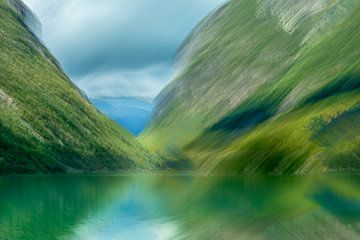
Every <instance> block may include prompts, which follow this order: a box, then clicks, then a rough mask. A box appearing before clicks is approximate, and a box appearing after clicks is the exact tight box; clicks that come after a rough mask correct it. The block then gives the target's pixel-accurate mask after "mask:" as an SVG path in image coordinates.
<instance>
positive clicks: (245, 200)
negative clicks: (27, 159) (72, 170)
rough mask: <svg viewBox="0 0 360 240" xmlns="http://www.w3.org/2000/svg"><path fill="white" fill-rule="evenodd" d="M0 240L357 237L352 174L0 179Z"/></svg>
mask: <svg viewBox="0 0 360 240" xmlns="http://www.w3.org/2000/svg"><path fill="white" fill-rule="evenodd" d="M5 239H6V240H17V239H24V240H27V239H29V240H30V239H31V240H33V239H36V240H37V239H39V240H43V239H61V240H63V239H70V240H73V239H74V240H77V239H81V240H82V239H84V240H92V239H94V240H97V239H101V240H108V239H109V240H110V239H111V240H117V239H124V240H132V239H135V240H136V239H140V240H152V239H200V240H201V239H206V240H207V239H225V240H226V239H327V240H328V239H360V176H358V175H350V174H346V175H333V174H332V175H323V176H316V177H304V176H303V177H288V176H287V177H208V178H205V177H194V176H150V175H147V176H131V175H128V176H21V177H19V176H17V177H15V176H14V177H2V178H0V240H5Z"/></svg>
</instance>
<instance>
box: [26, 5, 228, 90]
mask: <svg viewBox="0 0 360 240" xmlns="http://www.w3.org/2000/svg"><path fill="white" fill-rule="evenodd" d="M25 2H26V3H27V4H28V5H29V6H30V7H31V8H32V9H33V10H34V11H35V12H36V13H37V14H38V15H39V17H40V19H41V21H42V23H43V31H44V33H43V35H44V37H43V38H44V41H45V43H46V44H47V45H48V47H49V48H50V49H51V50H52V52H53V53H54V54H55V56H56V57H57V58H58V59H59V60H60V62H61V63H62V64H63V66H64V68H65V70H66V72H67V73H68V74H69V75H70V77H71V78H72V79H73V80H74V81H75V82H76V83H77V84H78V85H79V86H80V87H81V88H84V89H83V90H85V92H86V93H87V94H89V95H91V94H93V93H90V92H93V91H95V90H91V91H90V90H89V89H90V88H91V87H90V86H97V87H99V86H100V85H101V86H102V87H99V89H103V90H104V91H103V94H105V93H108V94H110V93H111V95H114V94H115V93H116V94H125V93H122V92H121V91H120V90H114V89H115V88H116V86H118V87H121V86H122V87H124V85H127V86H128V87H127V88H131V85H132V86H133V87H134V91H130V90H129V91H130V92H134V93H133V94H134V95H136V94H138V95H144V94H145V95H146V94H149V93H148V92H155V91H159V85H161V86H162V87H163V86H164V85H165V84H166V80H165V79H164V78H165V77H168V76H165V75H162V76H161V77H159V79H157V78H154V74H153V72H151V71H150V72H149V71H148V69H151V68H152V67H153V66H162V67H161V68H163V70H162V71H164V72H170V70H171V68H170V67H169V66H170V65H171V62H172V59H173V57H174V54H175V52H176V50H177V48H178V47H179V46H180V44H181V43H182V41H183V40H184V39H185V37H186V36H187V34H188V33H189V32H190V31H191V30H192V28H193V27H194V26H195V25H196V24H197V23H198V22H199V21H200V20H201V19H202V18H203V17H204V16H206V15H207V14H208V13H209V12H210V11H211V10H212V9H214V8H215V7H216V6H218V5H219V4H221V3H223V2H225V0H171V1H170V0H106V1H105V0H103V1H99V0H62V1H59V0H25ZM165 68H166V69H167V70H165ZM137 71H139V74H135V73H136V72H137ZM114 72H116V73H117V74H115V75H114ZM129 72H132V73H134V75H131V77H129V74H127V73H129ZM145 73H148V74H149V75H148V77H145V76H144V74H145ZM155 75H156V74H155ZM94 76H96V78H95V77H94ZM110 76H112V77H111V78H112V79H113V80H111V85H112V86H111V88H110V86H109V87H108V90H106V91H105V89H106V84H110V83H109V82H110V81H109V80H105V79H109V77H110ZM115 76H118V77H119V78H118V80H116V79H115V78H116V77H115ZM136 76H139V78H137V77H136ZM95 79H96V80H95ZM146 79H151V81H154V83H153V84H152V85H153V86H152V87H153V90H151V91H145V92H147V93H145V92H144V93H142V92H140V91H141V88H142V87H141V86H142V85H146V84H148V81H150V80H146ZM87 81H89V82H87ZM150 85H151V84H150ZM150 85H149V86H148V87H149V88H151V86H150ZM155 86H156V87H155ZM92 88H93V87H92ZM136 89H137V91H135V90H136ZM155 89H156V90H155ZM89 91H90V92H89ZM136 92H137V93H136ZM94 94H95V93H94ZM95 95H96V94H95Z"/></svg>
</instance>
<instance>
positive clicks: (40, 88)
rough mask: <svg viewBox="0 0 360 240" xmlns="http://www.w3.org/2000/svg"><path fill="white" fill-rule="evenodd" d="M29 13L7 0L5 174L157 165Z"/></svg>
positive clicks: (0, 144) (0, 99)
mask: <svg viewBox="0 0 360 240" xmlns="http://www.w3.org/2000/svg"><path fill="white" fill-rule="evenodd" d="M29 11H30V10H29V9H28V8H27V7H26V6H25V5H24V4H23V3H22V2H21V1H20V0H0V173H54V172H98V171H119V170H137V169H141V170H143V169H152V168H154V166H155V165H156V159H157V158H156V157H154V156H153V155H152V154H151V153H150V152H149V151H147V150H146V149H145V148H144V147H143V146H142V145H141V144H140V143H139V142H138V141H137V140H136V139H135V137H134V136H133V135H132V134H131V133H130V132H128V131H127V130H125V129H123V128H122V127H120V126H118V125H117V124H115V123H114V122H113V121H111V120H110V119H108V118H107V117H105V116H104V115H103V114H101V113H100V112H99V111H98V110H97V109H96V108H95V107H94V106H93V105H92V104H91V103H90V102H89V101H88V100H87V99H86V98H85V97H84V96H83V95H82V94H81V92H80V91H79V90H78V89H77V88H76V87H75V85H74V84H73V83H72V82H71V81H70V80H69V78H68V77H67V76H66V75H65V73H64V72H63V71H62V69H61V67H59V64H58V62H57V60H56V59H55V58H54V57H53V56H52V55H51V53H50V52H49V51H48V50H47V49H46V48H45V47H44V46H43V45H42V44H41V42H40V41H39V39H38V37H36V36H35V35H34V33H33V30H32V29H31V28H32V27H34V26H32V25H31V24H30V23H29V21H30V20H31V19H32V20H34V22H33V23H34V24H35V25H36V20H35V19H36V18H35V17H34V15H33V13H31V12H29ZM31 16H33V17H31ZM30 22H31V21H30ZM36 26H38V25H36Z"/></svg>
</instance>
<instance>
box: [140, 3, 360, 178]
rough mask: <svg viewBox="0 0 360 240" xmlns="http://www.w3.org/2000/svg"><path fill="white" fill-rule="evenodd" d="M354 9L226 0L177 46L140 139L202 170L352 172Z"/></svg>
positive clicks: (356, 153) (355, 140) (356, 55)
mask: <svg viewBox="0 0 360 240" xmlns="http://www.w3.org/2000/svg"><path fill="white" fill-rule="evenodd" d="M359 10H360V1H359V0H344V1H337V0H311V1H309V0H261V1H256V0H254V1H249V0H231V1H229V2H228V3H227V4H225V5H224V6H223V7H221V8H220V9H218V10H217V11H215V12H213V13H212V14H211V15H210V16H208V17H207V18H206V19H204V20H203V21H202V23H201V24H200V25H199V26H198V27H197V28H196V29H195V30H194V31H193V33H192V34H191V35H190V36H189V37H188V39H187V41H186V42H185V43H184V45H183V47H182V49H181V51H180V52H179V56H178V64H177V65H178V66H179V71H178V73H177V74H176V75H175V77H174V79H173V80H172V81H171V83H170V84H169V85H168V86H167V87H166V88H165V89H164V90H163V91H162V92H161V94H160V95H159V96H158V97H157V99H156V106H155V109H156V110H155V113H154V118H153V119H152V122H151V124H150V125H149V127H148V128H147V129H146V130H145V131H144V133H143V134H142V136H141V139H142V141H143V142H144V143H145V144H147V146H149V147H151V148H152V149H160V150H161V149H162V150H163V151H168V149H177V151H179V152H182V153H183V154H185V155H186V156H187V157H189V158H190V159H191V160H192V162H193V163H194V164H195V166H196V167H197V169H198V171H200V172H201V173H208V174H214V173H216V174H253V173H266V174H293V173H298V174H299V173H314V172H322V171H334V170H354V169H360V48H359V44H360V24H359V23H360V11H359Z"/></svg>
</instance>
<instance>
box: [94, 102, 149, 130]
mask: <svg viewBox="0 0 360 240" xmlns="http://www.w3.org/2000/svg"><path fill="white" fill-rule="evenodd" d="M90 101H91V102H92V103H93V104H94V105H95V106H96V107H97V108H98V109H100V111H101V112H102V113H104V114H105V115H106V116H108V117H109V118H111V119H112V120H114V121H115V122H117V123H118V124H120V125H121V126H123V127H124V128H126V129H128V130H129V131H130V132H132V133H133V134H134V135H136V136H137V135H139V134H140V133H141V132H142V130H144V128H145V126H146V125H147V124H148V123H149V121H150V118H151V113H152V110H153V105H152V103H151V101H148V100H145V99H140V98H131V97H102V98H95V99H90Z"/></svg>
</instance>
